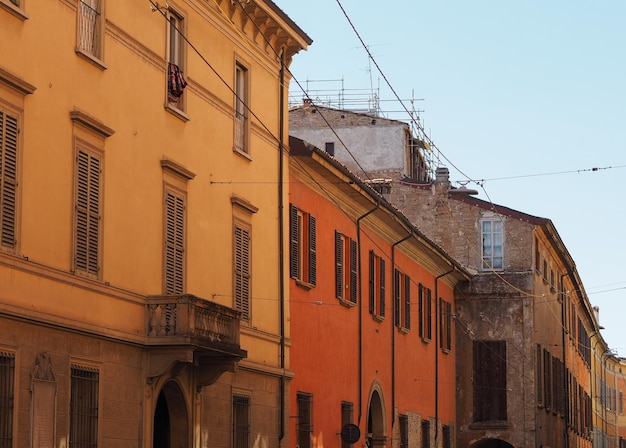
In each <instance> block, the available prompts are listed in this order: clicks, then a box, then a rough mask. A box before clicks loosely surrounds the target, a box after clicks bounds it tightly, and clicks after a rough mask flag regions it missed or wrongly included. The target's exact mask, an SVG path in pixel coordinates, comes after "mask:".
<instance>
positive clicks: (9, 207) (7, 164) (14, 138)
mask: <svg viewBox="0 0 626 448" xmlns="http://www.w3.org/2000/svg"><path fill="white" fill-rule="evenodd" d="M18 133H19V126H18V117H17V115H13V114H11V113H9V112H6V111H3V110H2V109H0V232H1V233H0V247H1V248H2V249H6V250H8V251H11V252H13V251H14V250H15V245H16V242H17V237H16V232H17V229H16V226H17V218H16V205H17V185H18V182H17V173H18V170H17V163H18V150H17V149H18V148H17V146H18Z"/></svg>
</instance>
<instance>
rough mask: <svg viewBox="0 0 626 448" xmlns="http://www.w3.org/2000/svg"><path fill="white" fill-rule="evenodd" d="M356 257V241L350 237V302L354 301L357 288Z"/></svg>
mask: <svg viewBox="0 0 626 448" xmlns="http://www.w3.org/2000/svg"><path fill="white" fill-rule="evenodd" d="M356 270H357V257H356V241H354V240H353V239H350V302H352V303H356V288H357V275H356Z"/></svg>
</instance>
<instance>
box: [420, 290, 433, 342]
mask: <svg viewBox="0 0 626 448" xmlns="http://www.w3.org/2000/svg"><path fill="white" fill-rule="evenodd" d="M417 293H418V306H419V333H420V337H421V338H422V341H424V342H430V341H431V340H432V337H433V320H432V311H433V297H432V290H431V289H430V288H426V287H425V286H424V285H422V284H421V283H419V284H418V292H417Z"/></svg>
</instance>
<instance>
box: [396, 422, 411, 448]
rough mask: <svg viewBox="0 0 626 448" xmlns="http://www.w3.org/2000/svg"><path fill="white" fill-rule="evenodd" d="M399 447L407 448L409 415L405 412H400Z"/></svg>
mask: <svg viewBox="0 0 626 448" xmlns="http://www.w3.org/2000/svg"><path fill="white" fill-rule="evenodd" d="M398 420H399V421H400V448H409V417H408V415H406V414H400V417H399V418H398Z"/></svg>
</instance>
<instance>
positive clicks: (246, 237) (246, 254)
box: [235, 226, 250, 320]
mask: <svg viewBox="0 0 626 448" xmlns="http://www.w3.org/2000/svg"><path fill="white" fill-rule="evenodd" d="M235 308H236V309H238V310H239V311H241V318H242V319H244V320H250V232H249V231H248V230H246V229H243V228H241V227H239V226H237V227H235Z"/></svg>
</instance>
